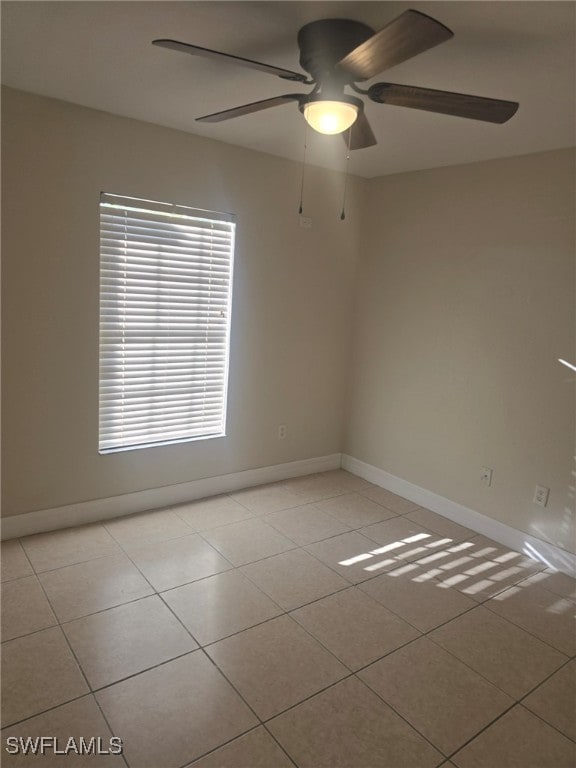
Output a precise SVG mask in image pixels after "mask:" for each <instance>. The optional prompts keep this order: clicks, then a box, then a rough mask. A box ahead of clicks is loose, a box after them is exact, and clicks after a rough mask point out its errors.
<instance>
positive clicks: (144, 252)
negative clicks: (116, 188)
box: [99, 194, 235, 453]
mask: <svg viewBox="0 0 576 768" xmlns="http://www.w3.org/2000/svg"><path fill="white" fill-rule="evenodd" d="M234 230H235V224H234V220H233V217H232V216H229V215H226V214H219V213H212V212H210V211H198V210H195V209H192V208H187V207H184V206H179V205H169V204H164V203H156V202H151V201H148V200H138V199H134V198H126V197H119V196H117V195H109V194H102V195H101V198H100V430H99V450H100V452H101V453H106V452H108V451H113V450H126V449H129V448H140V447H144V446H150V445H157V444H159V443H174V442H180V441H183V440H192V439H197V438H206V437H217V436H221V435H223V434H224V432H225V419H226V389H227V380H228V348H229V331H230V305H231V291H232V267H233V255H234Z"/></svg>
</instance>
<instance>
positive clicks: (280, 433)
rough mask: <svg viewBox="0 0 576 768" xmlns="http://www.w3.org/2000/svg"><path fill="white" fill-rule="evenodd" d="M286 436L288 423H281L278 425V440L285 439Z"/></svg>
mask: <svg viewBox="0 0 576 768" xmlns="http://www.w3.org/2000/svg"><path fill="white" fill-rule="evenodd" d="M285 438H286V424H280V425H279V426H278V440H284V439H285Z"/></svg>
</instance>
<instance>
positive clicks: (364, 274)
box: [346, 150, 576, 550]
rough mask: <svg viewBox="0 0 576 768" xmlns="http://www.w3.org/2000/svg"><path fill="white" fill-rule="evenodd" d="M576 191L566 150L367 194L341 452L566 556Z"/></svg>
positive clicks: (436, 173)
mask: <svg viewBox="0 0 576 768" xmlns="http://www.w3.org/2000/svg"><path fill="white" fill-rule="evenodd" d="M575 178H576V176H575V167H574V153H573V152H572V151H571V150H563V151H558V152H549V153H543V154H538V155H531V156H525V157H516V158H510V159H505V160H496V161H491V162H484V163H476V164H472V165H467V166H458V167H452V168H442V169H437V170H431V171H423V172H419V173H410V174H402V175H397V176H389V177H385V178H380V179H375V180H373V181H371V183H370V185H369V198H368V208H367V214H368V218H367V224H366V229H365V239H364V243H363V249H362V260H361V272H360V276H359V285H358V294H357V297H356V299H357V304H356V330H355V344H354V350H355V352H354V355H355V362H354V366H353V371H354V374H353V375H354V380H353V383H352V399H351V404H350V413H349V417H350V418H349V433H348V439H347V444H346V452H347V453H349V454H351V455H353V456H355V457H356V458H358V459H361V460H363V461H366V462H368V463H370V464H373V465H375V466H377V467H380V468H382V469H384V470H386V471H388V472H390V473H392V474H394V475H396V476H398V477H401V478H404V479H405V480H408V481H410V482H412V483H415V484H416V485H419V486H421V487H423V488H426V489H428V490H431V491H434V492H436V493H438V494H440V495H442V496H445V497H448V498H449V499H451V500H453V501H456V502H458V503H461V504H464V505H466V506H468V507H470V508H472V509H474V510H476V511H478V512H482V513H484V514H486V515H489V516H491V517H493V518H496V519H498V520H500V521H502V522H504V523H507V524H508V525H511V526H513V527H515V528H517V529H519V530H522V531H525V532H527V533H530V534H533V535H535V536H537V537H539V538H542V539H545V540H547V541H551V542H553V543H554V544H557V545H558V546H560V547H563V548H566V549H569V550H574V548H575V547H574V543H575V542H574V524H573V523H574V485H575V476H574V458H573V457H574V447H575V446H574V443H575V426H576V421H575V394H576V374H574V373H572V372H570V371H569V370H568V369H567V368H565V367H564V366H562V365H560V364H559V363H558V362H557V358H564V359H568V360H570V361H574V359H575V355H576V349H575V347H576V344H575V338H576V325H575V301H574V299H575V264H574V245H575V242H574V238H575V222H574V211H575V201H574V183H575ZM482 465H487V466H489V467H492V468H493V469H494V477H493V485H492V487H491V488H486V487H484V486H483V485H482V484H481V483H480V471H481V467H482ZM536 483H539V484H541V485H545V486H548V487H549V488H550V501H549V504H548V507H547V508H546V509H541V508H539V507H537V506H534V504H533V503H532V495H533V493H534V486H535V484H536Z"/></svg>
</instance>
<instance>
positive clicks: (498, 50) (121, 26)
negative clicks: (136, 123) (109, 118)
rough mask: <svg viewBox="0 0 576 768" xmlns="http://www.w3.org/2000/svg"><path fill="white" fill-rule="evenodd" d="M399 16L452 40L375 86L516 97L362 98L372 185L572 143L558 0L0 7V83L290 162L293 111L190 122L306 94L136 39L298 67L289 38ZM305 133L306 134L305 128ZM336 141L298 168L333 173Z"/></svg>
mask: <svg viewBox="0 0 576 768" xmlns="http://www.w3.org/2000/svg"><path fill="white" fill-rule="evenodd" d="M407 8H414V9H416V10H420V11H422V12H424V13H427V14H428V15H430V16H433V17H434V18H436V19H438V20H439V21H441V22H442V23H444V24H446V25H447V26H448V27H450V28H451V29H452V30H453V31H454V33H455V36H454V38H453V39H452V40H450V41H448V42H446V43H443V44H441V45H439V46H438V47H436V48H433V49H431V50H429V51H427V52H425V53H423V54H421V55H420V56H417V57H415V58H413V59H411V60H410V61H408V62H405V63H404V64H400V65H399V66H397V67H394V68H393V69H391V70H388V71H387V72H386V73H383V74H382V75H380V76H379V77H376V78H374V81H379V80H385V81H387V82H393V83H405V84H409V85H420V86H427V87H431V88H439V89H442V90H448V91H460V92H464V93H473V94H477V95H480V96H488V97H493V98H501V99H509V100H513V101H519V102H520V109H519V111H518V113H517V114H516V116H515V117H513V118H512V120H511V121H510V122H509V123H507V124H505V125H492V124H487V123H480V122H477V121H473V120H464V119H461V118H456V117H448V116H445V115H434V114H430V113H428V112H422V111H419V110H411V109H403V108H399V107H391V106H384V105H379V104H373V103H370V102H368V104H367V107H366V113H367V115H368V118H369V120H370V122H371V124H372V127H373V130H374V133H375V135H376V137H377V139H378V142H379V143H378V145H377V146H376V147H371V148H368V149H364V150H358V151H356V152H354V153H352V158H351V160H350V170H351V171H352V172H353V173H356V174H359V175H362V176H366V177H372V176H379V175H383V174H388V173H398V172H403V171H412V170H418V169H422V168H433V167H437V166H443V165H454V164H458V163H466V162H473V161H477V160H485V159H489V158H497V157H505V156H509V155H521V154H526V153H530V152H539V151H544V150H548V149H556V148H560V147H566V146H572V145H574V143H575V100H576V83H575V78H576V65H575V8H576V6H575V5H574V4H573V3H572V2H547V1H546V2H506V1H505V0H501V1H500V2H414V3H403V2H402V3H400V2H214V1H213V2H168V1H167V2H139V1H138V0H133V1H131V2H9V1H8V2H2V81H3V82H4V83H5V84H7V85H9V86H12V87H14V88H20V89H22V90H26V91H31V92H34V93H39V94H43V95H46V96H53V97H56V98H59V99H65V100H67V101H71V102H75V103H77V104H83V105H85V106H89V107H94V108H96V109H101V110H105V111H108V112H112V113H115V114H118V115H125V116H128V117H133V118H137V119H139V120H145V121H148V122H152V123H159V124H161V125H166V126H170V127H172V128H178V129H180V130H183V131H188V132H190V133H195V134H198V135H201V136H208V137H210V138H213V139H217V140H220V141H225V142H228V143H230V144H237V145H239V146H243V147H249V148H252V149H257V150H260V151H263V152H269V153H271V154H274V155H280V156H282V157H288V158H291V159H294V160H301V159H302V152H303V142H304V120H303V117H302V116H301V114H300V113H299V112H298V109H297V107H296V105H295V104H288V105H285V106H282V107H278V108H276V109H271V110H268V111H266V112H260V113H258V114H253V115H248V116H245V117H241V118H238V119H235V120H231V121H229V122H225V123H220V124H204V125H202V124H200V123H196V122H195V121H194V118H196V117H199V116H200V115H204V114H207V113H210V112H216V111H218V110H221V109H227V108H229V107H233V106H237V105H239V104H243V103H245V102H250V101H256V100H258V99H264V98H268V97H270V96H275V95H278V94H282V93H289V92H294V91H300V90H303V91H307V90H308V87H306V86H303V87H302V89H300V87H299V84H297V83H289V82H288V83H287V82H286V81H283V80H280V79H278V78H276V77H273V76H271V75H267V74H264V73H260V72H257V71H253V70H247V69H244V68H241V67H236V66H230V65H227V64H224V63H220V62H214V61H209V60H206V59H201V58H197V57H192V56H186V55H184V54H179V53H176V52H174V51H167V50H164V49H161V48H157V47H155V46H152V45H151V44H150V41H151V40H152V39H154V38H162V37H165V38H175V39H177V40H182V41H184V42H189V43H193V44H195V45H201V46H203V47H206V48H215V49H218V50H221V51H224V52H228V53H232V54H236V55H239V56H244V57H246V58H252V59H257V60H259V61H264V62H266V63H270V64H275V65H277V66H280V67H285V68H288V69H296V70H297V71H300V67H299V65H298V49H297V46H296V34H297V32H298V29H299V28H300V27H301V26H302V25H303V24H305V23H307V22H309V21H314V20H316V19H321V18H330V17H339V18H351V19H356V20H358V21H363V22H365V23H367V24H369V25H370V26H372V27H373V28H375V29H380V28H381V27H383V26H384V25H385V24H387V23H388V22H389V21H390V20H392V19H393V18H395V17H396V16H398V15H399V14H400V13H402V12H403V11H404V10H406V9H407ZM311 133H313V132H311ZM344 152H345V150H344V144H343V142H342V140H341V138H340V137H324V136H318V135H314V137H313V140H312V141H311V143H310V150H309V160H310V161H311V162H314V163H316V164H319V165H325V166H329V167H340V168H341V167H342V165H343V162H344Z"/></svg>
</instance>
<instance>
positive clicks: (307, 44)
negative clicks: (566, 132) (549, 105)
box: [152, 10, 518, 149]
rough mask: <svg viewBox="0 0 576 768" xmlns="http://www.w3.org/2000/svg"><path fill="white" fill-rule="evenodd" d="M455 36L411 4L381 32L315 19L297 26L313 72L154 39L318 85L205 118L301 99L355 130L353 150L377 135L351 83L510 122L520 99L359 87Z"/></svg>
mask: <svg viewBox="0 0 576 768" xmlns="http://www.w3.org/2000/svg"><path fill="white" fill-rule="evenodd" d="M453 34H454V33H453V32H452V31H451V30H450V29H448V27H446V26H444V24H441V23H440V22H439V21H436V20H435V19H433V18H431V17H430V16H427V15H426V14H423V13H420V12H419V11H413V10H409V11H405V12H404V13H403V14H401V15H400V16H398V17H397V18H396V19H394V20H393V21H391V22H390V23H389V24H387V25H386V26H385V27H384V28H383V29H381V30H380V31H379V32H375V31H374V30H373V29H372V28H371V27H369V26H367V25H366V24H363V23H361V22H359V21H352V20H349V19H321V20H319V21H313V22H311V23H310V24H306V25H305V26H304V27H302V29H300V31H299V32H298V47H299V49H300V66H301V67H302V69H304V70H305V71H306V72H308V73H309V75H310V77H308V76H307V75H303V74H301V73H299V72H293V71H291V70H288V69H282V68H280V67H275V66H271V65H269V64H263V63H262V62H259V61H253V60H252V59H245V58H242V57H240V56H233V55H231V54H229V53H221V52H220V51H213V50H211V49H209V48H201V47H200V46H197V45H190V44H189V43H181V42H179V41H177V40H164V39H162V40H153V41H152V42H153V44H154V45H158V46H161V47H162V48H169V49H171V50H174V51H181V52H183V53H189V54H192V55H193V56H203V57H206V58H211V59H217V60H219V61H227V62H229V63H231V64H238V65H240V66H242V67H248V68H250V69H256V70H259V71H260V72H267V73H268V74H271V75H277V76H278V77H280V78H282V79H283V80H291V81H294V82H299V83H302V84H303V85H312V86H313V88H312V90H311V91H310V92H309V93H307V94H306V93H286V94H282V95H281V96H274V97H273V98H270V99H262V100H261V101H255V102H252V103H251V104H243V105H242V106H240V107H234V108H233V109H226V110H224V111H223V112H215V113H213V114H211V115H204V116H203V117H198V118H196V119H197V120H198V121H199V122H201V123H219V122H221V121H222V120H230V119H231V118H233V117H241V116H242V115H248V114H250V113H252V112H260V111H261V110H264V109H270V108H271V107H277V106H280V105H282V104H287V103H288V102H296V103H297V104H298V107H299V109H300V111H301V112H302V113H303V114H304V117H305V119H306V121H307V122H308V124H309V125H310V126H311V127H312V128H314V129H315V130H317V131H319V132H320V133H325V134H336V133H344V132H345V131H347V130H348V128H350V129H351V132H350V135H349V137H348V140H349V142H350V149H363V148H364V147H371V146H373V145H374V144H376V139H375V137H374V134H373V132H372V129H371V128H370V124H369V123H368V120H367V118H366V115H365V114H364V102H363V101H362V99H360V98H358V97H357V96H352V95H349V94H347V93H345V88H346V87H349V88H350V89H351V90H352V91H354V92H355V93H357V94H360V95H362V96H367V97H368V98H369V99H371V101H374V102H377V103H378V104H392V105H394V106H399V107H410V108H412V109H423V110H426V111H428V112H439V113H441V114H445V115H455V116H457V117H467V118H471V119H472V120H484V121H486V122H489V123H505V122H506V121H507V120H509V119H510V118H511V117H512V116H513V115H514V114H515V112H516V110H517V109H518V103H517V102H515V101H502V100H501V99H487V98H483V97H481V96H470V95H466V94H462V93H451V92H449V91H438V90H434V89H432V88H418V87H416V86H411V85H396V84H394V83H374V84H373V85H371V86H370V87H369V88H368V89H363V88H360V87H359V86H358V85H357V83H358V82H362V81H364V80H370V79H371V78H372V77H374V76H375V75H377V74H379V73H380V72H383V71H384V70H386V69H389V68H390V67H394V66H396V65H397V64H400V63H401V62H403V61H406V60H407V59H410V58H412V57H413V56H417V55H418V54H419V53H422V52H423V51H426V50H428V49H429V48H433V47H434V46H435V45H438V44H439V43H443V42H445V41H446V40H449V39H450V38H451V37H452V36H453Z"/></svg>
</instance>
